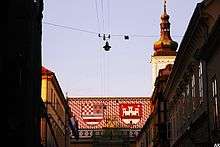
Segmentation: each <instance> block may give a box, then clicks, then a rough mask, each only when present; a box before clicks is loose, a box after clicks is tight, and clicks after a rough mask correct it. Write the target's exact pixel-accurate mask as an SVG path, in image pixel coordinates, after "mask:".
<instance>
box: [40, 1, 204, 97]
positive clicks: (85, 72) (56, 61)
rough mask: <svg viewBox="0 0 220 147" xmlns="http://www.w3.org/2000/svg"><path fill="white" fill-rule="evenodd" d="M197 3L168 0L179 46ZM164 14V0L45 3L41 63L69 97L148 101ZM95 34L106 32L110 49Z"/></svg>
mask: <svg viewBox="0 0 220 147" xmlns="http://www.w3.org/2000/svg"><path fill="white" fill-rule="evenodd" d="M198 2H201V0H167V13H168V14H169V15H170V19H169V21H170V23H171V37H172V39H173V40H175V41H177V42H178V44H180V43H181V40H182V37H183V35H184V33H185V31H186V29H187V26H188V23H189V21H190V18H191V16H192V14H193V11H194V9H195V7H196V4H197V3H198ZM162 12H163V0H45V1H44V11H43V30H42V31H43V32H42V65H43V66H44V67H46V68H48V69H49V70H51V71H53V72H54V73H55V75H56V78H57V79H58V82H59V85H60V87H61V89H62V91H63V93H64V95H68V96H69V97H71V96H72V97H73V96H149V97H150V96H151V95H152V70H151V63H150V60H151V55H152V54H153V44H154V42H155V41H156V40H158V39H159V34H160V25H159V24H160V15H161V14H162ZM98 34H100V36H103V34H106V36H108V34H110V39H108V38H107V39H108V40H107V41H108V42H109V44H110V46H111V49H110V51H105V50H104V49H103V46H104V45H105V42H106V40H103V37H99V35H98ZM124 35H128V36H129V40H125V39H124Z"/></svg>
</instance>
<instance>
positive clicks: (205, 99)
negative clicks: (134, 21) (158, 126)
mask: <svg viewBox="0 0 220 147" xmlns="http://www.w3.org/2000/svg"><path fill="white" fill-rule="evenodd" d="M219 15H220V1H218V0H204V1H202V2H201V3H198V4H197V7H196V8H195V10H194V13H193V16H192V18H191V20H190V23H189V25H188V28H187V31H186V33H185V35H184V37H183V40H182V42H181V45H180V47H179V50H178V53H177V57H176V60H175V62H174V65H173V69H172V72H171V74H170V77H169V79H168V82H167V85H166V87H165V89H164V98H166V101H167V110H168V112H167V121H168V122H167V125H168V128H169V129H168V134H169V141H170V146H172V147H173V146H191V147H194V146H214V144H215V143H219V142H220V138H219V90H220V88H219V86H218V83H219V80H220V72H219V71H220V70H219V68H216V67H217V66H218V62H219V60H220V54H219V49H220V44H219V41H220V40H219V38H220V37H219V28H220V25H219ZM214 36H215V37H214Z"/></svg>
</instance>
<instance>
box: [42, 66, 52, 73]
mask: <svg viewBox="0 0 220 147" xmlns="http://www.w3.org/2000/svg"><path fill="white" fill-rule="evenodd" d="M41 72H42V74H53V72H52V71H50V70H49V69H47V68H46V67H44V66H42V68H41Z"/></svg>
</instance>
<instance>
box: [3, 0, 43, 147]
mask: <svg viewBox="0 0 220 147" xmlns="http://www.w3.org/2000/svg"><path fill="white" fill-rule="evenodd" d="M42 10H43V0H10V1H9V2H8V34H7V40H8V49H7V50H6V54H4V56H3V55H1V61H2V63H3V64H2V66H1V71H2V72H3V77H4V80H5V85H4V87H5V93H6V97H5V98H6V99H7V102H8V109H7V111H8V119H7V123H8V138H9V140H11V141H9V142H8V143H9V145H8V146H12V144H16V146H22V147H35V146H40V135H39V134H40V128H39V127H40V126H39V122H40V121H39V120H40V100H41V35H42V22H41V20H42ZM5 77H6V78H5Z"/></svg>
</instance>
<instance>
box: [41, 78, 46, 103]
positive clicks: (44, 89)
mask: <svg viewBox="0 0 220 147" xmlns="http://www.w3.org/2000/svg"><path fill="white" fill-rule="evenodd" d="M41 98H42V100H43V102H46V99H47V79H42V83H41Z"/></svg>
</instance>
